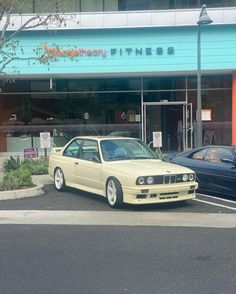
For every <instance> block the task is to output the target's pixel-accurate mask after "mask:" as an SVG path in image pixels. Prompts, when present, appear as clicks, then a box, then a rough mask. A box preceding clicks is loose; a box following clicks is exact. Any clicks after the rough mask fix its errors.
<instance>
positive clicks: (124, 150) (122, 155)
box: [100, 139, 157, 161]
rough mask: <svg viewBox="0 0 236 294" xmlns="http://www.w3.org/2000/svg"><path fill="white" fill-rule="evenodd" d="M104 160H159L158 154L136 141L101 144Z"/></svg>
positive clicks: (116, 140)
mask: <svg viewBox="0 0 236 294" xmlns="http://www.w3.org/2000/svg"><path fill="white" fill-rule="evenodd" d="M100 145H101V151H102V155H103V158H104V160H106V161H114V160H131V159H132V160H137V159H157V156H156V154H155V153H154V152H153V151H152V150H151V149H150V148H149V147H147V146H146V145H145V144H144V143H143V142H142V141H140V140H136V139H109V140H108V139H107V140H103V141H101V143H100Z"/></svg>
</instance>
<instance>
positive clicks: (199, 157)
mask: <svg viewBox="0 0 236 294" xmlns="http://www.w3.org/2000/svg"><path fill="white" fill-rule="evenodd" d="M206 152H207V149H203V150H200V151H197V152H195V153H194V154H193V155H192V157H191V158H192V159H197V160H203V158H204V156H205V154H206Z"/></svg>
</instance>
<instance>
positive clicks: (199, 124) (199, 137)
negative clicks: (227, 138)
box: [195, 24, 202, 147]
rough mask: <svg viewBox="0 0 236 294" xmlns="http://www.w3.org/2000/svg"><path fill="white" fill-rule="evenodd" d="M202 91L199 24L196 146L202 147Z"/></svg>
mask: <svg viewBox="0 0 236 294" xmlns="http://www.w3.org/2000/svg"><path fill="white" fill-rule="evenodd" d="M201 92H202V89H201V24H198V34H197V113H196V121H197V142H196V143H197V146H195V147H201V146H202V93H201Z"/></svg>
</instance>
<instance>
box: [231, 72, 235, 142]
mask: <svg viewBox="0 0 236 294" xmlns="http://www.w3.org/2000/svg"><path fill="white" fill-rule="evenodd" d="M232 145H236V71H234V72H233V80H232Z"/></svg>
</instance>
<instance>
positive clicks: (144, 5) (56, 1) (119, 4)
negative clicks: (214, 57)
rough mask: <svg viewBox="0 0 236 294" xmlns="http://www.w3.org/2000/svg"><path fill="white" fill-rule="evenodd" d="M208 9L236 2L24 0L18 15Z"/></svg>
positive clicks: (219, 0)
mask: <svg viewBox="0 0 236 294" xmlns="http://www.w3.org/2000/svg"><path fill="white" fill-rule="evenodd" d="M203 4H206V5H207V7H213V8H214V7H235V6H236V0H217V1H215V0H169V1H166V0H157V1H156V0H70V1H60V0H51V1H48V0H40V1H38V0H31V1H30V0H22V1H20V5H18V7H17V11H16V12H17V13H18V12H19V13H32V12H36V13H37V12H76V11H78V12H79V11H82V12H94V11H97V12H101V11H136V10H161V9H188V8H200V7H201V5H203Z"/></svg>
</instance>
